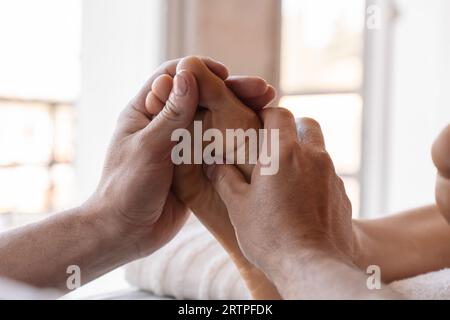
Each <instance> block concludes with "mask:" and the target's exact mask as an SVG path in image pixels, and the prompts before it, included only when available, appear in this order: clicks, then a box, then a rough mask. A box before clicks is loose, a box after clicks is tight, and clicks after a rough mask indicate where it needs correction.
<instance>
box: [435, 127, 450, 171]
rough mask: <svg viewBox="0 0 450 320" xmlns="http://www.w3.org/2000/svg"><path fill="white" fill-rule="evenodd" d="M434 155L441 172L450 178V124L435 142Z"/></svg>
mask: <svg viewBox="0 0 450 320" xmlns="http://www.w3.org/2000/svg"><path fill="white" fill-rule="evenodd" d="M432 156H433V162H434V164H435V165H436V168H437V169H438V171H439V174H440V175H441V176H442V177H445V178H447V179H450V125H448V126H447V127H446V128H445V129H444V130H443V131H442V132H441V133H440V135H439V137H438V138H437V139H436V141H435V142H434V144H433V149H432Z"/></svg>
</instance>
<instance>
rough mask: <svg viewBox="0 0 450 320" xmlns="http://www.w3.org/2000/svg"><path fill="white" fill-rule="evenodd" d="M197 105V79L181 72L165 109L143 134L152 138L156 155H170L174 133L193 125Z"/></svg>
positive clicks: (176, 78) (186, 72)
mask: <svg viewBox="0 0 450 320" xmlns="http://www.w3.org/2000/svg"><path fill="white" fill-rule="evenodd" d="M197 105H198V86H197V82H196V80H195V77H194V76H193V75H192V74H191V73H190V72H188V71H181V72H179V73H178V74H177V75H176V76H175V79H174V84H173V88H172V91H171V93H170V96H169V98H168V99H167V102H166V104H165V105H164V108H163V109H162V111H161V112H160V113H159V114H158V115H157V116H156V117H155V118H154V119H153V121H151V122H150V123H149V124H148V125H147V127H146V128H145V129H144V133H143V134H145V135H151V136H152V138H151V139H149V140H151V141H152V145H154V148H155V149H154V150H153V153H154V154H156V155H160V156H165V153H166V152H169V153H170V150H171V148H172V145H173V144H174V142H172V141H171V136H172V133H173V131H174V130H176V129H179V128H187V127H188V126H189V125H190V124H191V122H192V121H193V119H194V115H195V112H196V110H197ZM159 152H162V153H164V154H161V153H159Z"/></svg>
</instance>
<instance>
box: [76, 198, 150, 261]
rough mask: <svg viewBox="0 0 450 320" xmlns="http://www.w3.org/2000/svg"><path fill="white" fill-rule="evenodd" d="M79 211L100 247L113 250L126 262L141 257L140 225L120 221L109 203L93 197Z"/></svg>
mask: <svg viewBox="0 0 450 320" xmlns="http://www.w3.org/2000/svg"><path fill="white" fill-rule="evenodd" d="M77 212H78V213H79V216H80V219H81V221H82V222H83V223H84V225H85V226H86V229H90V230H92V234H93V237H95V239H96V240H97V241H98V246H99V247H102V248H103V249H104V250H113V252H114V254H115V255H117V258H118V259H120V260H123V261H124V262H128V261H131V260H134V259H137V258H139V257H140V255H139V253H140V252H139V247H138V245H137V244H138V243H139V241H138V239H139V238H140V237H141V233H140V232H138V227H137V226H131V225H128V224H125V223H123V222H122V221H120V219H119V218H118V217H117V216H116V215H115V214H114V213H113V212H112V210H111V208H109V206H108V205H107V203H105V202H103V201H99V200H98V199H94V198H91V199H89V200H88V201H86V202H85V203H84V204H82V205H81V206H80V207H78V208H77Z"/></svg>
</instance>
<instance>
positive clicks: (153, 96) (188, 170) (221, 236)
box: [146, 57, 281, 299]
mask: <svg viewBox="0 0 450 320" xmlns="http://www.w3.org/2000/svg"><path fill="white" fill-rule="evenodd" d="M177 70H178V71H180V70H186V71H189V72H191V73H192V74H193V75H194V76H195V78H196V80H197V83H198V86H199V91H200V92H199V100H200V102H199V104H200V106H202V107H203V108H204V109H201V110H199V111H198V113H197V115H196V120H199V121H202V126H203V131H205V130H207V129H209V128H217V129H219V130H220V131H221V132H222V133H223V134H224V136H225V129H244V130H246V129H248V128H255V129H259V128H260V127H261V122H260V120H259V118H258V116H257V115H256V114H255V113H254V112H253V111H252V110H250V109H249V108H248V107H247V106H246V105H244V104H243V103H242V102H241V101H240V100H239V99H238V98H237V97H236V96H235V95H234V94H233V93H232V92H231V91H230V89H228V88H227V86H226V85H225V83H224V81H223V80H222V79H220V78H219V77H217V76H216V75H215V74H214V73H212V72H211V71H210V70H209V69H208V68H207V66H206V65H205V64H204V63H203V62H202V61H201V60H200V59H198V58H196V57H189V58H185V59H183V60H181V61H180V63H179V64H178V67H177ZM171 89H172V78H171V77H170V76H167V75H164V76H161V77H159V78H158V79H156V80H155V82H154V84H153V86H152V92H150V93H149V95H148V96H147V101H146V107H147V110H148V111H149V113H150V114H157V113H159V112H160V111H161V110H162V108H163V107H164V105H165V104H166V101H167V100H168V98H169V94H170V90H171ZM189 130H190V132H191V134H192V133H193V127H191V128H189ZM192 136H193V135H192ZM247 151H248V150H247ZM246 155H247V156H248V152H246ZM238 167H239V168H240V169H241V171H242V172H243V173H244V175H245V176H246V177H247V179H250V176H251V172H252V170H253V165H251V164H248V162H246V164H243V165H238ZM173 190H174V192H175V194H176V195H177V196H178V197H179V198H180V200H182V201H183V202H184V203H185V204H186V205H187V206H188V207H189V208H190V209H191V210H192V211H193V212H194V213H195V215H196V216H197V217H198V219H199V220H200V221H201V222H202V223H203V224H204V225H205V226H206V227H207V228H208V230H210V232H211V233H212V234H213V235H214V236H215V237H216V239H217V240H218V241H219V242H220V243H221V244H222V246H223V247H224V248H225V250H226V251H227V252H228V254H229V255H230V257H231V259H232V260H233V262H234V263H235V264H236V266H237V267H238V269H239V272H240V273H241V275H242V277H243V279H244V280H245V282H246V285H247V287H248V288H249V290H250V292H251V294H252V296H253V298H255V299H281V297H280V295H279V293H278V291H277V289H276V288H275V286H274V285H273V284H272V283H271V282H270V281H269V280H268V279H267V277H266V276H265V275H264V273H262V272H261V271H260V270H259V269H257V268H255V267H254V266H253V265H252V264H250V262H249V261H248V260H247V259H246V258H245V256H244V255H243V254H242V252H241V250H240V249H239V245H238V242H237V239H236V236H235V232H234V228H233V226H232V225H231V222H230V220H229V217H228V212H227V209H226V207H225V205H224V203H223V202H222V199H221V198H220V197H219V195H218V194H217V193H216V191H215V190H214V188H213V187H212V185H211V184H210V182H209V180H208V179H207V177H206V176H205V174H204V171H203V165H202V164H189V165H187V164H182V165H179V166H176V167H175V171H174V182H173Z"/></svg>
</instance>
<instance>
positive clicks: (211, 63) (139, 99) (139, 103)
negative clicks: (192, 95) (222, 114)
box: [129, 57, 228, 114]
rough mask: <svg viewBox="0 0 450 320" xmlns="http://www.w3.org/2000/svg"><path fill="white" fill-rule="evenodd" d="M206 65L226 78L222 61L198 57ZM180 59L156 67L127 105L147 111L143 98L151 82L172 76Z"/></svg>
mask: <svg viewBox="0 0 450 320" xmlns="http://www.w3.org/2000/svg"><path fill="white" fill-rule="evenodd" d="M200 59H202V61H203V62H204V63H205V64H206V66H207V67H208V68H209V69H210V70H211V71H212V72H213V73H215V74H216V75H217V76H218V77H220V78H221V79H222V80H225V79H226V78H228V70H227V68H226V67H225V65H223V64H222V63H220V62H218V61H216V60H213V59H211V58H208V57H200ZM180 60H181V59H174V60H170V61H167V62H165V63H163V64H162V65H161V66H159V67H158V69H156V71H155V73H154V74H153V75H152V76H151V77H150V78H149V79H148V80H147V81H146V82H145V84H144V85H143V86H142V88H141V89H140V90H139V92H138V94H137V95H136V96H135V97H134V98H133V99H132V100H131V101H130V103H129V106H130V107H131V108H132V109H134V110H137V111H140V112H143V113H144V114H146V113H147V110H146V108H145V100H146V98H147V95H148V93H149V92H150V90H151V88H152V85H153V82H154V81H155V79H156V78H158V77H159V76H161V75H163V74H167V75H169V76H171V77H174V76H175V74H176V72H177V65H178V63H179V62H180Z"/></svg>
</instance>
